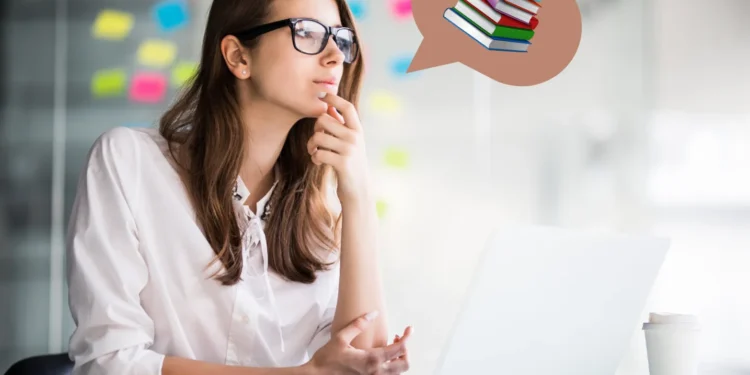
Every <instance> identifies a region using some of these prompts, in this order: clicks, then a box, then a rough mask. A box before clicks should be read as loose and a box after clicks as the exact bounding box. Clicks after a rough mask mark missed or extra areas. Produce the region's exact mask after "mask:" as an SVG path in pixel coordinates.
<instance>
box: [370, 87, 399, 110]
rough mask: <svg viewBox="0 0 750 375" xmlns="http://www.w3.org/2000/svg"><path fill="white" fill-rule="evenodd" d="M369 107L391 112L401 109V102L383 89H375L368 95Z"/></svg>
mask: <svg viewBox="0 0 750 375" xmlns="http://www.w3.org/2000/svg"><path fill="white" fill-rule="evenodd" d="M370 108H371V109H372V110H373V111H376V112H379V113H387V114H392V113H397V112H399V111H400V110H401V103H400V102H399V100H398V99H397V98H396V97H395V96H393V95H391V94H389V93H387V92H385V91H377V92H374V93H372V95H370Z"/></svg>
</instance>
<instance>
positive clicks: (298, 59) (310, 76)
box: [248, 0, 344, 117]
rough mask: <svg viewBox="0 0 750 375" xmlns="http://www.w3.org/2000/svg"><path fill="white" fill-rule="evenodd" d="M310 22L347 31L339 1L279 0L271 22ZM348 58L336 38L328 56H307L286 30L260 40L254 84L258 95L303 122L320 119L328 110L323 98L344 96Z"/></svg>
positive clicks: (253, 65)
mask: <svg viewBox="0 0 750 375" xmlns="http://www.w3.org/2000/svg"><path fill="white" fill-rule="evenodd" d="M301 17H309V18H314V19H316V20H318V21H320V22H321V23H322V24H323V25H326V26H341V19H340V17H339V9H338V6H337V5H336V3H335V1H334V0H275V1H274V2H273V4H272V6H271V14H270V17H269V18H268V20H267V22H273V21H278V20H282V19H286V18H301ZM343 64H344V54H343V53H342V52H341V51H340V50H339V49H338V47H337V46H336V43H335V42H334V40H333V38H332V37H331V38H329V39H328V43H327V44H326V47H325V49H324V50H323V52H321V53H320V54H317V55H307V54H304V53H302V52H299V51H297V50H296V49H295V48H294V45H293V43H292V31H291V29H290V28H289V27H283V28H280V29H277V30H274V31H271V32H269V33H266V34H264V35H262V36H261V37H260V39H259V40H258V44H257V45H256V47H255V48H253V49H252V50H251V51H250V77H251V79H250V80H248V82H249V84H250V85H252V89H253V91H254V92H255V95H258V96H260V97H261V98H263V99H264V100H266V101H268V102H270V103H272V104H275V105H278V106H279V107H282V108H284V109H286V110H289V111H291V112H292V113H294V114H296V115H299V116H301V117H318V116H320V115H322V114H323V113H325V112H326V110H327V106H326V104H325V103H323V102H322V101H320V100H319V99H318V94H319V93H321V92H327V93H332V94H336V93H338V88H339V84H340V81H341V76H342V74H343V70H344V65H343Z"/></svg>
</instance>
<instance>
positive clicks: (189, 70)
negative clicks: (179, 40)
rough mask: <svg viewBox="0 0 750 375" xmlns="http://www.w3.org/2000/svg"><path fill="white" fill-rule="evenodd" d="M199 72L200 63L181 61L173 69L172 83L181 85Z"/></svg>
mask: <svg viewBox="0 0 750 375" xmlns="http://www.w3.org/2000/svg"><path fill="white" fill-rule="evenodd" d="M197 72H198V63H195V62H185V61H183V62H180V63H178V64H177V65H176V66H175V67H174V69H172V85H173V86H177V87H180V86H182V85H184V84H185V82H187V81H188V80H190V79H191V78H193V75H195V73H197Z"/></svg>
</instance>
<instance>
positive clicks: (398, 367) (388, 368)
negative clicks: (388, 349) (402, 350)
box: [383, 359, 409, 375]
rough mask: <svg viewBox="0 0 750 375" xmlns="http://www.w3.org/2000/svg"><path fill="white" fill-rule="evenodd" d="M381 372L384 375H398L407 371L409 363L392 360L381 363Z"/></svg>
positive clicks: (401, 360)
mask: <svg viewBox="0 0 750 375" xmlns="http://www.w3.org/2000/svg"><path fill="white" fill-rule="evenodd" d="M383 371H384V372H385V373H386V374H392V375H400V374H401V373H404V372H407V371H409V361H407V360H405V359H394V360H393V361H390V362H385V363H383Z"/></svg>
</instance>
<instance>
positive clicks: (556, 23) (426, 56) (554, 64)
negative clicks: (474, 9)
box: [407, 0, 581, 86]
mask: <svg viewBox="0 0 750 375" xmlns="http://www.w3.org/2000/svg"><path fill="white" fill-rule="evenodd" d="M482 1H484V0H482ZM457 3H458V0H412V11H413V14H414V21H415V22H416V23H417V28H419V31H420V32H421V33H422V36H423V38H424V39H423V40H422V43H421V44H420V45H419V49H418V50H417V53H416V55H415V56H414V59H412V62H411V65H409V68H408V69H407V72H408V73H410V72H416V71H419V70H423V69H429V68H434V67H437V66H441V65H446V64H451V63H454V62H461V63H463V64H464V65H466V66H468V67H470V68H472V69H474V70H476V71H478V72H480V73H482V74H484V75H486V76H487V77H490V78H492V79H494V80H495V81H498V82H502V83H505V84H508V85H513V86H532V85H537V84H540V83H542V82H545V81H547V80H549V79H551V78H553V77H555V76H556V75H558V74H559V73H560V72H562V71H563V69H565V67H567V66H568V64H569V63H570V61H571V60H573V56H575V54H576V51H578V45H579V43H580V41H581V12H580V10H579V9H578V4H577V3H576V1H575V0H545V1H542V2H541V3H540V4H541V6H542V8H541V9H539V11H538V12H537V15H536V18H537V19H538V20H539V24H538V25H537V27H536V29H534V31H535V34H534V36H533V38H532V39H531V40H530V42H531V45H530V46H529V48H528V51H527V52H505V51H491V50H488V49H487V48H485V47H484V46H483V45H481V44H479V43H478V42H477V41H475V40H474V39H472V38H471V37H470V36H468V35H466V34H465V33H464V32H463V31H461V30H460V29H459V28H457V27H456V26H454V25H453V24H451V23H450V22H449V21H448V20H446V19H445V18H443V12H445V10H446V9H447V8H450V7H454V6H456V4H457Z"/></svg>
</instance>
